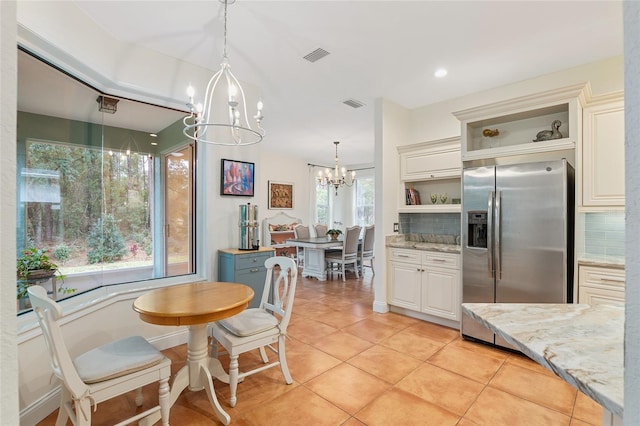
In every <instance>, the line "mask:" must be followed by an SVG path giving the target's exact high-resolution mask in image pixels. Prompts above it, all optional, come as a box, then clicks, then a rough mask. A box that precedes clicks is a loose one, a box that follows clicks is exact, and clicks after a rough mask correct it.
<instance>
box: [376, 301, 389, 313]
mask: <svg viewBox="0 0 640 426" xmlns="http://www.w3.org/2000/svg"><path fill="white" fill-rule="evenodd" d="M373 312H377V313H379V314H384V313H387V312H389V305H387V304H386V303H384V302H378V301H377V300H375V301H374V302H373Z"/></svg>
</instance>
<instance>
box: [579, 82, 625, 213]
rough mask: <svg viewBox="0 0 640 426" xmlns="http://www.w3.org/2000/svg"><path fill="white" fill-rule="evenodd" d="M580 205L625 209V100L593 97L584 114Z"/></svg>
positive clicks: (588, 207) (617, 96) (616, 96)
mask: <svg viewBox="0 0 640 426" xmlns="http://www.w3.org/2000/svg"><path fill="white" fill-rule="evenodd" d="M583 118H584V122H583V134H582V136H583V143H582V167H581V171H582V176H581V177H582V179H580V180H579V181H581V182H582V191H581V193H582V194H581V195H582V200H581V201H582V202H581V203H579V205H581V206H582V207H583V208H584V209H585V210H598V209H601V208H603V207H605V208H607V207H624V99H623V94H622V92H620V93H616V94H613V95H609V96H606V97H602V98H597V99H596V98H594V99H593V101H592V102H590V103H589V105H588V106H586V107H585V109H584V111H583Z"/></svg>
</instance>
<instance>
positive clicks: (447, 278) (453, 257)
mask: <svg viewBox="0 0 640 426" xmlns="http://www.w3.org/2000/svg"><path fill="white" fill-rule="evenodd" d="M388 254H389V256H388V259H389V260H388V261H389V267H388V268H387V270H388V274H389V276H388V281H387V282H388V284H389V289H388V299H389V304H391V305H393V306H399V307H401V308H405V309H410V310H414V311H418V312H422V313H425V314H429V315H434V316H437V317H441V318H445V319H448V320H452V321H460V292H461V288H460V255H459V254H455V253H439V252H425V251H422V250H411V249H396V248H391V249H389V251H388Z"/></svg>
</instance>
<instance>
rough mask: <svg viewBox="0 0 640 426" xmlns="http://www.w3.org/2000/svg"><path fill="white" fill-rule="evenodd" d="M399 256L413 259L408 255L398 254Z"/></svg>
mask: <svg viewBox="0 0 640 426" xmlns="http://www.w3.org/2000/svg"><path fill="white" fill-rule="evenodd" d="M397 256H398V257H412V256H409V255H408V254H398V255H397Z"/></svg>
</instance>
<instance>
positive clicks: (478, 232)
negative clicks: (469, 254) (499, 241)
mask: <svg viewBox="0 0 640 426" xmlns="http://www.w3.org/2000/svg"><path fill="white" fill-rule="evenodd" d="M467 223H468V224H469V232H468V236H469V241H467V247H478V248H487V212H486V211H470V212H467Z"/></svg>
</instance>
